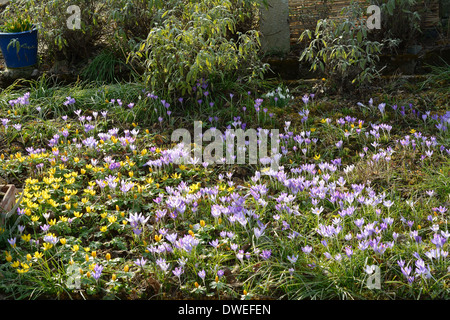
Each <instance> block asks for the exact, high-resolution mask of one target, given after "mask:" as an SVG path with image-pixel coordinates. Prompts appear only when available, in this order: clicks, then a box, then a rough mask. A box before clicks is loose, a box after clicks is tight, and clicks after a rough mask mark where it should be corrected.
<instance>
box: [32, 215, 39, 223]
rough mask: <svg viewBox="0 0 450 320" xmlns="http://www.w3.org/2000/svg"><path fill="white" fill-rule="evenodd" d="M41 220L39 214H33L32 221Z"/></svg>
mask: <svg viewBox="0 0 450 320" xmlns="http://www.w3.org/2000/svg"><path fill="white" fill-rule="evenodd" d="M38 220H39V217H38V216H31V221H33V222H36V221H38Z"/></svg>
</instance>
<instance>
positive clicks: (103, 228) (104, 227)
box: [100, 226, 108, 232]
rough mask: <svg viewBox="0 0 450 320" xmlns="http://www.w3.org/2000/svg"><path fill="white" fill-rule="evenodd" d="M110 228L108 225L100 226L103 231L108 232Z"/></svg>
mask: <svg viewBox="0 0 450 320" xmlns="http://www.w3.org/2000/svg"><path fill="white" fill-rule="evenodd" d="M107 230H108V227H107V226H103V227H100V231H101V232H106V231H107Z"/></svg>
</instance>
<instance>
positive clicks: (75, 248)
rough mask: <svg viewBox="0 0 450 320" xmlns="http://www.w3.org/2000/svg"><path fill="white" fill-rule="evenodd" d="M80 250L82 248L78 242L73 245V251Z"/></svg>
mask: <svg viewBox="0 0 450 320" xmlns="http://www.w3.org/2000/svg"><path fill="white" fill-rule="evenodd" d="M78 250H80V247H79V246H78V245H77V244H75V245H73V247H72V251H73V252H77V251H78Z"/></svg>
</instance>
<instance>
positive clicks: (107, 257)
mask: <svg viewBox="0 0 450 320" xmlns="http://www.w3.org/2000/svg"><path fill="white" fill-rule="evenodd" d="M105 259H106V260H108V261H109V260H111V254H110V253H107V254H106V255H105Z"/></svg>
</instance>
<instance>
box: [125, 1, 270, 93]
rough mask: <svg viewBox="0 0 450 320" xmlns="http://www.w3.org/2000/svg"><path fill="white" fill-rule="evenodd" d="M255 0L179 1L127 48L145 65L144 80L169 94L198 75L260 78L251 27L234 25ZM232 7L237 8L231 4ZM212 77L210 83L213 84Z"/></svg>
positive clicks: (184, 88)
mask: <svg viewBox="0 0 450 320" xmlns="http://www.w3.org/2000/svg"><path fill="white" fill-rule="evenodd" d="M256 2H257V1H245V2H242V5H240V6H236V1H234V2H233V1H230V0H225V1H218V0H214V1H206V0H198V1H179V2H178V3H175V4H174V6H173V7H171V8H169V9H168V10H167V11H166V12H165V13H164V14H163V16H162V18H163V19H164V20H163V22H162V23H161V24H158V25H156V26H155V27H153V28H152V29H151V31H150V32H149V34H148V37H147V39H146V40H145V41H143V42H142V43H141V44H140V45H139V48H137V50H136V51H135V52H134V53H133V54H132V56H131V59H132V61H135V62H136V61H137V62H139V63H140V64H141V65H142V66H143V67H144V68H145V71H146V72H145V78H146V82H147V83H148V84H150V85H151V87H152V88H153V89H154V90H158V91H160V90H164V92H165V93H168V94H169V95H178V94H183V95H184V94H186V93H190V92H192V89H193V86H194V85H195V83H196V81H197V80H198V79H202V78H204V79H208V80H212V79H218V80H220V79H222V80H223V79H224V78H228V77H233V78H235V79H236V78H241V79H242V80H243V81H245V82H252V81H254V80H255V79H257V78H260V77H261V78H262V77H263V74H264V72H265V70H266V65H264V64H263V63H261V61H260V59H259V57H258V51H259V48H260V42H259V35H258V32H257V31H255V30H248V31H247V32H245V33H243V32H238V31H236V25H237V23H238V21H242V20H244V19H245V17H246V16H247V14H248V12H246V10H245V9H248V8H249V7H250V6H251V5H252V4H255V3H256ZM236 7H238V9H237V10H236ZM214 81H217V80H213V81H211V82H210V83H211V84H212V85H213V84H214Z"/></svg>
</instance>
